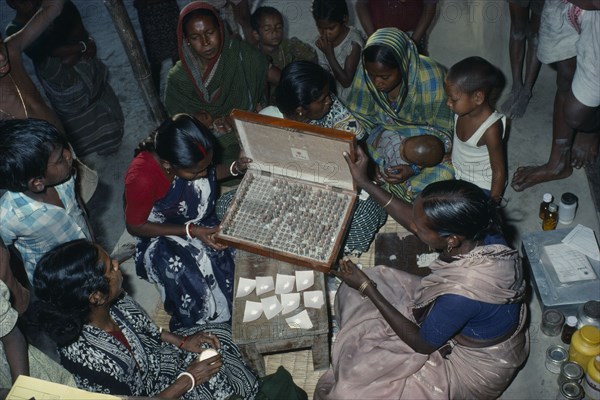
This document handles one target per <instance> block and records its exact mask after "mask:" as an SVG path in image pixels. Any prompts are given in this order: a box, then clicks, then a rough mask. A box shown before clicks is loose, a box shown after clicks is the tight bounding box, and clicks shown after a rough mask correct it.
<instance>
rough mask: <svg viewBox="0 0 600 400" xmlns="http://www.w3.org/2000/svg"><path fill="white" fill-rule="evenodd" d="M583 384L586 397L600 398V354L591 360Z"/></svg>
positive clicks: (599, 399)
mask: <svg viewBox="0 0 600 400" xmlns="http://www.w3.org/2000/svg"><path fill="white" fill-rule="evenodd" d="M582 386H583V390H584V391H585V398H586V399H590V400H600V356H596V357H594V358H592V359H591V360H590V363H589V364H588V367H587V373H586V374H585V378H584V379H583V385H582Z"/></svg>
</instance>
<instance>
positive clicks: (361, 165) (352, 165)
mask: <svg viewBox="0 0 600 400" xmlns="http://www.w3.org/2000/svg"><path fill="white" fill-rule="evenodd" d="M344 158H345V159H346V162H347V163H348V168H349V169H350V174H351V175H352V178H354V180H355V181H356V184H357V185H358V186H360V187H365V186H366V184H367V182H369V177H368V175H367V166H368V164H369V157H368V156H367V155H366V154H365V152H364V151H363V149H362V148H361V147H360V146H356V160H354V161H352V159H350V154H348V153H347V152H344Z"/></svg>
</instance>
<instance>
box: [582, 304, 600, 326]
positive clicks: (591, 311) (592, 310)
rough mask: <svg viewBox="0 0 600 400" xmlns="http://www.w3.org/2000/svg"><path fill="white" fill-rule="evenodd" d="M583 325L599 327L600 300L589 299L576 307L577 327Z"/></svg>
mask: <svg viewBox="0 0 600 400" xmlns="http://www.w3.org/2000/svg"><path fill="white" fill-rule="evenodd" d="M585 325H591V326H595V327H596V328H598V329H600V301H596V300H590V301H588V302H585V303H583V304H581V305H580V306H579V307H578V309H577V328H581V327H582V326H585Z"/></svg>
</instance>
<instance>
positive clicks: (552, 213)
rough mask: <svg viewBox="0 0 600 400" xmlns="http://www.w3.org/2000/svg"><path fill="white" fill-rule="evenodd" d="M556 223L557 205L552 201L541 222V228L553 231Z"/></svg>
mask: <svg viewBox="0 0 600 400" xmlns="http://www.w3.org/2000/svg"><path fill="white" fill-rule="evenodd" d="M557 223H558V206H557V205H556V204H554V203H550V204H549V205H548V211H546V216H545V217H544V222H543V223H542V229H543V230H545V231H553V230H554V229H556V224H557Z"/></svg>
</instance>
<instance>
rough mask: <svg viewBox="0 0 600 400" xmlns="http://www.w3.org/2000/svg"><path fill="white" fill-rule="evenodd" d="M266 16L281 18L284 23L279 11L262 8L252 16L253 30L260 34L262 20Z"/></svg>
mask: <svg viewBox="0 0 600 400" xmlns="http://www.w3.org/2000/svg"><path fill="white" fill-rule="evenodd" d="M266 16H272V17H279V18H281V22H282V23H283V15H282V14H281V12H280V11H279V10H278V9H276V8H275V7H268V6H262V7H258V8H257V9H256V10H255V11H254V12H253V13H252V15H251V16H250V26H251V27H252V29H254V30H255V31H257V32H258V30H259V29H260V20H261V19H262V18H263V17H266Z"/></svg>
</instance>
